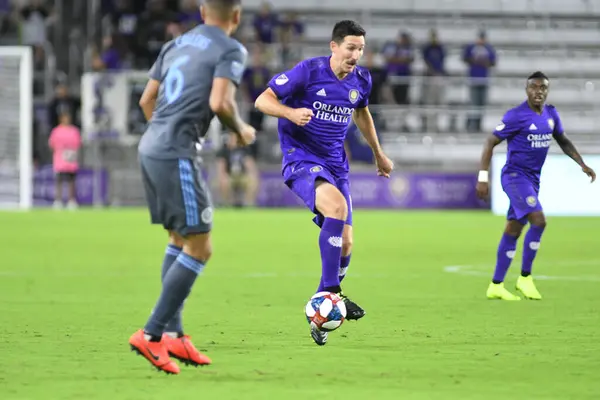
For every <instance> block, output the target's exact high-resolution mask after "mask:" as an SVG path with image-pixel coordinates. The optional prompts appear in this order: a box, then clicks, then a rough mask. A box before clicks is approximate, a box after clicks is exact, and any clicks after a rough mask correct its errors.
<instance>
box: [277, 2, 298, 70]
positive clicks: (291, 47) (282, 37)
mask: <svg viewBox="0 0 600 400" xmlns="http://www.w3.org/2000/svg"><path fill="white" fill-rule="evenodd" d="M303 35H304V24H303V23H302V22H301V21H300V20H299V19H298V14H297V13H295V12H289V13H287V14H286V16H285V17H284V18H283V19H282V21H281V23H280V24H279V41H280V43H281V64H282V66H283V68H284V69H287V68H291V67H292V65H291V64H292V63H293V62H294V61H295V60H300V59H302V54H301V53H300V52H301V48H302V47H301V46H300V42H301V41H302V37H303Z"/></svg>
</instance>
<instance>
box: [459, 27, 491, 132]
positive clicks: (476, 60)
mask: <svg viewBox="0 0 600 400" xmlns="http://www.w3.org/2000/svg"><path fill="white" fill-rule="evenodd" d="M463 60H464V62H465V63H466V64H467V65H468V66H469V78H470V79H469V86H470V97H471V107H473V110H472V111H470V112H469V117H468V118H467V131H469V132H481V118H482V116H483V108H484V107H485V106H486V104H487V94H488V84H489V82H488V77H489V74H490V70H491V69H492V68H493V67H494V66H495V65H496V51H495V50H494V48H493V47H492V45H491V44H489V43H488V42H487V41H486V34H485V32H480V33H479V38H478V39H477V41H476V42H475V43H472V44H469V45H467V46H466V47H465V49H464V53H463Z"/></svg>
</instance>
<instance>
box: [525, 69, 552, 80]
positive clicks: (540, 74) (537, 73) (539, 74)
mask: <svg viewBox="0 0 600 400" xmlns="http://www.w3.org/2000/svg"><path fill="white" fill-rule="evenodd" d="M530 79H545V80H547V81H549V80H550V79H548V77H547V76H546V74H544V73H543V72H541V71H535V72H534V73H533V74H531V75H529V77H528V78H527V80H530Z"/></svg>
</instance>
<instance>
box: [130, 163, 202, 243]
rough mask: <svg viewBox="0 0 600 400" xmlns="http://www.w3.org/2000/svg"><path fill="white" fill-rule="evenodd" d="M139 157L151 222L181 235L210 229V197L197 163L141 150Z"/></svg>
mask: <svg viewBox="0 0 600 400" xmlns="http://www.w3.org/2000/svg"><path fill="white" fill-rule="evenodd" d="M139 160H140V166H141V169H142V179H143V181H144V188H145V191H146V201H147V202H148V208H149V210H150V217H151V218H152V223H153V224H161V225H162V226H163V227H164V228H165V229H167V230H170V231H175V232H177V233H178V234H179V235H181V236H183V237H185V236H187V235H190V234H194V233H207V232H210V230H211V228H212V220H213V206H212V199H211V196H210V191H209V190H208V185H207V184H206V182H205V181H204V178H203V177H202V174H201V170H200V166H199V165H198V163H197V162H196V161H195V160H193V159H188V158H180V159H167V160H165V159H158V158H152V157H148V156H144V155H141V154H140V156H139Z"/></svg>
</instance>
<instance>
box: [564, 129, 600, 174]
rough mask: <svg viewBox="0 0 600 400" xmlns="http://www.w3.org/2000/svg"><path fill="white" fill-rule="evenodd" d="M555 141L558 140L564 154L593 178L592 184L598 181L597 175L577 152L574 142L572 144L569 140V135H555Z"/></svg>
mask: <svg viewBox="0 0 600 400" xmlns="http://www.w3.org/2000/svg"><path fill="white" fill-rule="evenodd" d="M554 140H556V143H558V145H559V146H560V148H561V150H562V151H563V153H565V154H566V155H568V156H569V157H571V159H573V161H575V162H576V163H577V164H579V166H580V167H581V170H582V171H583V172H584V173H585V174H586V175H587V176H589V177H590V178H591V180H592V182H594V181H595V180H596V173H595V172H594V170H593V169H591V168H590V167H588V166H587V165H586V164H585V162H584V161H583V158H582V157H581V154H579V151H577V148H576V147H575V145H574V144H573V142H571V139H569V138H568V137H567V135H566V134H564V133H563V134H560V135H554Z"/></svg>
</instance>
